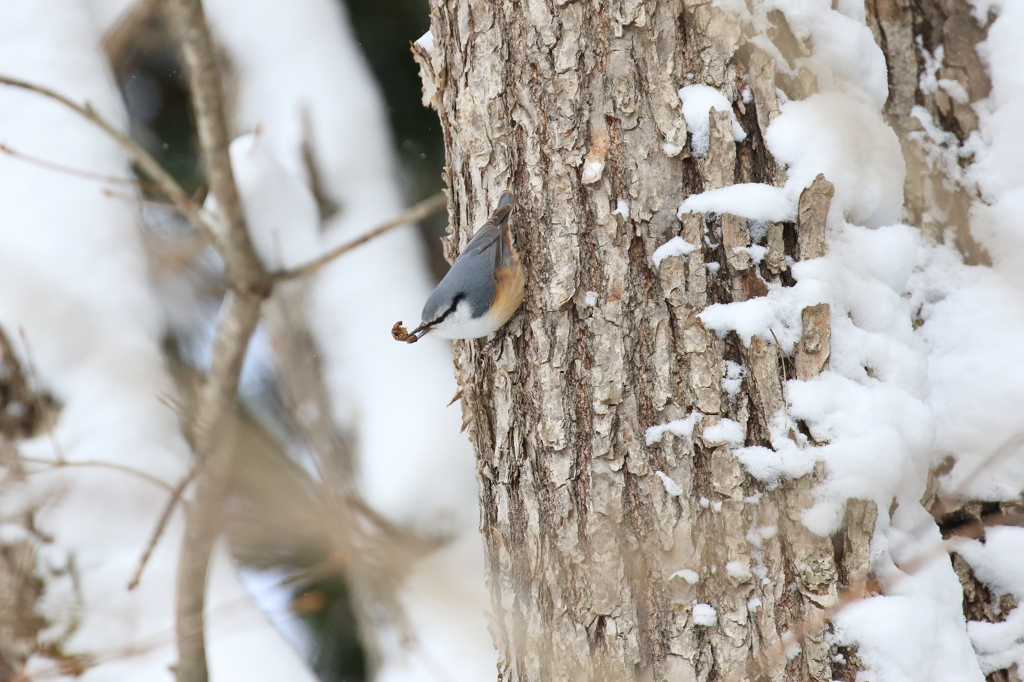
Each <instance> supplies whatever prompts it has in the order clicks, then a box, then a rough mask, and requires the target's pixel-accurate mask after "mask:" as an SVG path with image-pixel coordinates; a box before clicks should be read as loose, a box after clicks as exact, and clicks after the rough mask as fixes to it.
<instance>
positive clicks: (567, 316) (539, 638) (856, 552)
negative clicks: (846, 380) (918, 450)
mask: <svg viewBox="0 0 1024 682" xmlns="http://www.w3.org/2000/svg"><path fill="white" fill-rule="evenodd" d="M431 4H432V8H433V12H432V31H433V35H434V41H435V44H436V45H437V48H436V49H435V50H434V51H433V53H432V54H428V53H427V52H426V51H424V50H422V49H419V48H414V51H415V52H416V54H417V57H418V59H419V61H420V62H421V66H422V68H423V75H424V81H425V99H426V100H428V101H429V102H430V103H431V104H432V105H433V106H434V107H435V108H436V109H437V111H438V113H439V116H440V119H441V123H442V127H443V130H444V135H445V146H446V149H447V154H448V166H447V177H446V180H447V182H448V185H449V187H450V204H449V207H450V213H451V218H452V224H453V225H454V226H455V229H456V232H455V235H454V238H453V239H452V240H451V241H450V243H449V244H448V245H447V250H448V254H449V256H451V255H454V254H455V253H457V252H458V250H459V248H458V245H464V244H465V243H466V241H467V240H468V238H469V237H470V236H471V234H472V232H473V231H474V230H475V228H476V227H477V226H478V225H479V224H481V223H482V221H483V220H484V219H485V218H486V215H487V213H488V212H489V211H490V210H491V209H492V208H493V206H494V204H495V202H496V201H497V197H498V194H499V193H500V191H501V190H503V189H505V188H506V187H511V188H513V189H514V190H515V191H516V193H517V194H518V195H519V197H520V201H521V203H520V205H519V207H518V208H517V209H516V212H515V213H514V214H513V218H512V220H513V232H514V235H515V236H514V239H515V241H516V244H517V247H518V248H519V250H520V252H521V253H522V256H523V262H524V264H525V267H526V269H527V272H528V278H527V297H526V301H525V303H524V305H523V309H522V311H521V313H520V314H519V315H518V316H517V317H515V318H514V319H513V321H512V322H511V323H510V324H509V325H508V327H506V328H505V329H504V330H503V331H499V332H498V335H497V337H496V339H493V340H491V341H484V340H477V341H470V342H457V343H456V350H455V363H456V367H457V377H458V380H459V382H460V384H461V386H462V402H463V411H464V419H465V422H466V424H467V425H468V430H469V433H470V435H471V439H472V441H473V443H474V446H475V449H476V452H477V458H478V470H479V479H480V486H481V488H480V499H481V508H482V512H481V513H482V520H481V526H482V531H483V533H484V538H485V543H486V552H487V570H488V575H489V581H490V589H491V595H492V603H493V609H494V620H493V628H494V632H493V634H494V636H495V640H496V642H497V643H498V648H499V659H500V660H499V670H500V673H501V679H504V680H577V679H600V680H626V679H638V680H669V679H671V680H698V679H699V680H709V679H713V680H720V679H729V678H731V677H733V676H735V679H755V674H756V672H755V671H758V670H760V671H763V673H764V674H765V675H766V676H767V677H770V678H771V679H787V680H823V681H827V680H832V679H853V675H854V673H855V670H854V669H853V668H852V666H851V667H850V669H843V668H842V667H841V666H840V665H839V664H837V663H835V662H834V659H833V656H834V654H835V653H836V651H834V650H833V648H832V647H831V646H830V645H829V644H828V643H827V642H826V641H825V638H824V636H823V635H822V633H820V632H812V633H810V635H809V637H808V639H807V640H806V641H804V643H803V646H802V649H801V651H800V653H799V654H795V655H792V656H791V657H790V658H788V660H787V658H786V657H785V656H780V655H778V654H779V652H780V651H781V649H782V645H781V644H780V639H781V638H782V637H783V636H784V633H787V632H788V631H790V630H792V629H793V628H794V627H796V626H797V625H799V624H803V623H806V622H812V621H813V620H814V619H815V618H816V617H819V616H821V613H822V610H823V609H826V608H828V607H830V606H832V605H834V604H835V602H836V600H837V595H838V590H839V588H840V586H841V584H842V582H843V581H844V580H846V579H848V578H849V577H850V576H853V575H856V574H857V573H858V572H859V571H861V570H863V569H865V568H866V567H867V543H868V542H869V540H870V538H871V531H872V528H873V526H874V520H875V507H874V505H873V504H872V505H870V506H867V505H861V504H850V505H848V511H847V518H848V519H849V520H850V521H851V523H849V524H848V525H849V532H847V533H845V536H844V537H838V538H834V539H830V538H827V537H818V536H816V535H814V534H812V533H811V532H810V531H808V530H807V529H806V528H805V527H804V526H803V525H802V524H801V523H800V514H801V512H802V511H803V510H804V509H805V508H806V507H807V506H809V504H810V502H811V494H810V493H811V489H812V487H813V485H814V483H815V482H816V481H817V480H819V478H820V476H821V472H820V470H816V471H815V472H814V473H813V474H811V475H809V476H805V477H804V478H802V479H799V480H796V481H787V482H783V483H781V484H780V485H779V486H778V487H777V488H776V489H774V490H772V491H768V490H765V489H764V486H762V485H761V484H759V483H758V482H757V481H756V480H754V479H753V478H751V477H750V476H748V475H747V474H746V473H745V472H744V471H743V469H742V467H741V466H740V464H739V462H738V460H737V459H736V457H735V456H734V455H733V454H732V449H733V448H734V447H736V446H739V445H765V446H769V447H770V442H769V427H770V423H771V421H772V419H773V417H775V415H776V414H777V413H778V412H779V411H780V410H782V409H783V408H784V406H785V400H784V395H783V380H784V378H787V377H792V376H793V369H792V367H791V366H789V365H788V364H785V365H784V364H783V363H782V362H781V357H780V353H779V352H778V350H777V349H776V348H775V347H774V346H772V345H768V344H766V343H765V342H763V341H761V340H760V339H758V338H756V337H755V338H754V339H753V340H752V342H751V343H750V345H749V347H745V346H744V345H743V344H742V343H741V342H740V340H739V339H738V338H737V336H736V335H735V334H730V335H729V336H727V337H726V338H725V339H719V338H717V337H716V336H715V334H713V333H711V332H710V331H707V330H705V328H704V327H703V326H702V324H701V323H700V321H699V320H698V319H697V317H696V315H697V314H698V313H700V312H701V311H702V310H703V309H704V308H705V307H706V306H707V305H709V304H712V303H725V302H733V301H741V300H745V299H747V298H751V297H755V296H760V295H764V294H765V293H766V286H765V282H766V281H770V282H776V283H781V284H791V283H792V278H791V277H790V275H789V271H788V266H787V264H786V263H787V261H786V256H789V257H790V258H792V259H799V258H801V257H815V256H818V255H822V253H823V248H824V239H823V230H824V219H825V215H826V214H827V212H828V202H829V200H830V197H831V186H830V185H829V183H828V182H827V181H826V180H824V179H820V180H819V181H818V182H816V183H815V186H814V187H812V188H811V189H810V190H809V191H808V192H805V195H804V196H803V197H802V199H801V207H800V219H799V223H800V224H799V225H794V224H775V225H770V226H769V227H768V234H767V237H766V239H767V242H766V243H767V245H768V247H769V251H768V256H767V257H766V258H765V260H764V261H763V263H762V264H761V265H758V266H753V265H752V263H751V261H750V259H749V258H748V257H746V254H743V253H742V252H736V251H735V250H734V249H735V248H737V247H743V246H747V245H749V244H750V233H749V232H748V230H747V224H746V220H745V219H742V218H738V217H736V216H731V215H722V216H719V217H712V216H710V215H709V216H700V215H695V214H685V215H683V216H682V217H681V218H677V215H676V211H677V208H678V207H679V206H680V204H681V203H682V202H683V200H684V199H685V198H686V197H687V196H689V195H691V194H695V193H699V192H702V191H705V190H709V189H714V188H718V187H723V186H726V185H731V184H733V183H737V182H761V183H768V184H775V185H781V184H782V181H783V180H784V174H783V173H782V172H781V171H780V169H779V168H778V167H777V165H776V163H775V162H774V160H773V159H772V157H771V156H770V154H769V153H768V151H767V149H766V146H765V143H764V140H763V135H764V133H765V131H766V129H767V126H768V124H769V123H770V122H771V120H772V119H773V118H774V117H775V116H776V115H778V103H777V99H776V98H777V94H776V85H778V86H780V87H781V88H782V89H783V90H784V91H785V92H786V93H787V95H788V96H789V97H790V98H791V99H800V98H802V97H806V96H807V95H809V94H812V93H813V92H814V90H815V84H814V78H813V76H811V75H810V73H805V72H801V73H800V74H799V76H798V77H795V78H793V77H784V76H781V75H780V76H779V78H778V79H777V78H776V74H775V67H774V64H773V62H772V60H771V59H770V58H768V57H767V56H766V55H765V54H764V53H763V52H762V51H761V50H760V49H758V48H757V47H755V46H754V45H753V44H752V43H748V42H746V40H745V38H744V37H743V34H742V31H741V27H740V26H739V25H738V24H737V23H736V22H734V21H732V20H730V19H728V18H726V17H725V16H724V15H723V14H722V13H721V12H720V11H719V10H718V9H716V8H715V7H713V6H712V5H710V4H702V3H697V2H685V3H684V2H682V1H676V2H672V1H663V2H602V3H586V2H576V3H547V2H524V3H521V4H520V5H519V6H518V7H517V8H514V9H513V8H512V6H511V5H509V4H508V3H505V4H497V3H482V2H481V3H475V2H468V1H467V0H432V3H431ZM774 14H777V15H778V17H776V18H775V19H774V20H773V22H774V23H775V27H776V35H775V40H776V42H777V43H778V44H779V45H780V49H782V50H783V51H784V52H785V50H787V49H792V50H800V49H802V46H801V45H800V44H799V41H798V40H797V39H796V38H795V37H793V34H792V32H791V31H790V30H789V27H788V26H787V25H786V21H785V18H784V17H782V16H781V13H778V12H775V13H774ZM689 83H698V84H706V85H710V86H712V87H714V88H716V89H717V90H719V91H720V92H721V93H723V94H724V95H725V96H726V97H727V98H728V99H729V101H730V102H733V103H734V109H735V115H736V117H737V118H738V120H739V122H740V124H741V125H742V127H743V129H744V131H745V132H746V138H745V140H744V141H742V142H740V143H736V142H734V135H733V131H732V124H731V116H732V112H715V111H712V113H711V119H710V124H711V130H710V144H709V149H708V152H707V154H706V156H704V157H703V158H697V157H696V155H695V154H694V150H693V149H691V148H690V145H689V143H688V142H687V134H686V126H685V123H684V120H683V118H682V116H681V113H680V99H679V96H678V94H677V91H678V89H679V88H680V87H681V86H683V85H686V84H689ZM746 85H749V88H750V93H752V98H750V97H747V98H744V96H743V93H742V91H743V90H744V88H745V86H746ZM744 102H746V103H744ZM677 235H681V236H682V238H683V239H684V240H686V241H687V242H689V243H690V244H694V245H697V248H696V250H695V251H693V252H692V253H691V254H690V255H689V258H688V259H686V260H684V259H683V258H680V257H678V256H674V257H669V258H666V259H664V260H662V261H661V262H660V265H658V266H656V265H655V264H654V261H653V260H652V255H653V253H654V251H655V249H656V248H658V247H659V246H661V245H662V244H664V243H665V242H666V241H668V240H669V239H670V238H672V237H674V236H677ZM712 263H718V264H720V266H717V267H716V266H715V265H711V267H710V268H709V267H708V265H709V264H712ZM828 315H829V311H828V308H827V306H825V307H815V309H807V310H805V312H804V323H805V332H804V333H805V338H804V340H803V341H802V342H801V344H800V349H798V355H801V354H802V355H803V358H802V360H800V361H798V365H797V366H798V367H803V370H802V372H804V373H805V375H806V377H809V376H813V374H815V373H817V372H818V371H820V370H821V369H822V367H823V366H824V365H825V363H827V358H828V342H829V341H828V334H827V330H828V327H829V325H828ZM822 330H824V331H825V333H821V332H822ZM812 356H813V357H812ZM730 363H736V364H735V365H733V364H730ZM738 366H742V367H743V368H744V369H743V370H739V368H738ZM738 370H739V371H738ZM727 378H733V379H736V378H742V390H740V391H738V392H737V391H735V390H733V391H732V392H731V393H730V391H727V390H725V389H724V388H723V380H724V379H727ZM688 415H691V416H694V417H695V419H693V420H692V421H691V423H692V424H693V425H694V428H693V432H692V437H688V434H687V432H686V431H687V429H686V428H685V425H684V424H677V425H676V426H675V428H674V429H670V430H669V431H666V432H665V433H664V434H663V437H662V438H661V440H660V442H651V441H652V440H656V438H651V437H649V436H645V434H646V433H647V430H648V428H649V427H651V426H653V425H658V424H664V423H668V422H671V421H673V420H682V419H684V418H686V417H687V416H688ZM701 415H703V416H701ZM726 420H732V422H729V421H726ZM716 425H721V426H723V427H725V428H715V429H712V428H711V427H714V426H716ZM730 429H733V430H736V431H738V432H737V433H736V434H734V435H729V434H728V432H729V430H730ZM673 431H675V433H673ZM790 434H791V436H792V438H793V439H794V440H797V441H798V442H803V443H806V438H805V437H804V436H803V435H801V434H799V433H798V429H797V426H796V425H792V428H791V430H790ZM683 569H686V570H683ZM679 571H682V573H678V572H679ZM690 571H692V573H690ZM708 607H710V609H714V611H713V612H712V611H711V610H710V609H709V608H708ZM715 621H716V622H715ZM790 653H791V654H792V653H794V652H793V651H791V652H790ZM836 660H840V659H839V658H837V659H836ZM843 660H846V661H847V662H850V661H851V660H854V659H852V658H851V657H847V658H846V659H843Z"/></svg>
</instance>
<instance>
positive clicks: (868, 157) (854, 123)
mask: <svg viewBox="0 0 1024 682" xmlns="http://www.w3.org/2000/svg"><path fill="white" fill-rule="evenodd" d="M781 111H782V114H781V115H780V116H779V117H778V118H776V119H775V120H774V121H773V122H772V124H771V126H770V127H769V128H768V135H767V142H768V148H769V149H770V150H771V152H772V154H773V155H774V156H775V158H776V160H778V161H779V162H781V163H784V164H786V165H787V167H788V168H787V173H788V180H787V182H786V189H787V190H788V191H790V192H792V193H795V194H799V190H800V189H802V188H804V187H807V186H808V185H810V184H811V182H812V181H813V180H814V178H815V176H817V175H818V173H823V174H824V175H825V177H826V178H827V179H828V180H829V181H830V182H832V184H833V185H835V197H834V198H833V200H832V210H831V211H830V213H829V224H830V225H834V224H835V221H837V220H840V219H842V218H844V217H845V218H846V219H847V220H849V221H850V222H851V223H854V224H858V225H865V226H867V227H880V226H882V225H892V224H893V223H895V222H897V221H898V220H899V219H900V215H901V209H902V206H903V177H904V175H905V174H906V167H905V165H904V162H903V154H902V153H901V152H900V144H899V140H897V138H896V133H894V132H893V131H892V129H891V128H890V127H889V126H888V125H887V124H886V123H885V121H883V120H882V117H881V116H880V115H879V113H878V109H877V108H876V107H875V106H874V105H872V104H870V103H868V102H865V101H864V100H861V99H858V98H855V97H851V96H849V95H845V94H838V93H827V92H822V93H818V94H816V95H811V96H810V97H808V98H807V99H805V100H800V101H793V102H787V103H786V104H784V105H782V107H781Z"/></svg>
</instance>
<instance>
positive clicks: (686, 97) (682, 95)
mask: <svg viewBox="0 0 1024 682" xmlns="http://www.w3.org/2000/svg"><path fill="white" fill-rule="evenodd" d="M679 99H680V101H682V103H683V118H684V119H685V120H686V130H687V131H688V132H689V133H690V149H691V150H692V152H693V155H694V156H696V157H698V158H700V157H703V156H704V155H706V154H707V153H708V147H709V146H710V144H711V120H710V115H711V110H712V109H714V110H716V111H728V112H729V115H730V117H731V118H732V135H733V139H735V140H736V141H737V142H742V141H743V140H745V139H747V134H746V132H744V130H743V128H742V127H741V126H740V124H739V121H737V120H736V114H735V113H733V110H732V104H730V103H729V100H728V99H726V97H725V95H723V94H722V93H720V92H719V91H718V90H715V89H714V88H712V87H710V86H707V85H696V84H695V85H687V86H685V87H684V88H682V89H680V90H679Z"/></svg>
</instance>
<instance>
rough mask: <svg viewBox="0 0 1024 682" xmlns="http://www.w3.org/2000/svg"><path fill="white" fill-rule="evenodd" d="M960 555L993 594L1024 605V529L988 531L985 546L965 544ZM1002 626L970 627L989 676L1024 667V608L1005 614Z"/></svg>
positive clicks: (998, 527) (976, 649)
mask: <svg viewBox="0 0 1024 682" xmlns="http://www.w3.org/2000/svg"><path fill="white" fill-rule="evenodd" d="M956 551H957V553H958V554H959V555H960V556H961V557H963V558H964V559H965V560H966V561H967V563H969V564H970V565H971V569H972V570H973V571H974V575H975V577H977V578H978V579H979V580H981V581H982V582H983V583H985V584H986V585H988V586H989V587H990V589H992V591H993V594H994V595H996V596H1001V595H1004V594H1010V595H1013V597H1014V598H1015V599H1016V600H1017V603H1018V604H1020V603H1022V602H1024V567H1022V566H1021V562H1020V558H1021V557H1022V556H1024V528H1016V527H1010V526H996V527H992V528H989V529H987V530H986V532H985V542H980V541H978V540H964V541H963V542H962V543H960V544H959V545H958V546H957V548H956ZM1003 615H1004V616H1005V620H1004V621H1003V622H1001V623H985V622H972V623H968V625H967V632H968V634H969V635H970V638H971V644H972V645H973V646H974V650H975V651H977V652H978V654H979V658H980V660H981V667H982V670H983V671H984V672H985V673H986V674H988V673H990V672H992V671H994V670H999V669H1001V668H1007V667H1009V666H1010V665H1012V664H1014V663H1016V664H1017V666H1018V667H1024V607H1021V606H1017V607H1016V608H1014V609H1013V610H1012V611H1011V612H1010V613H1009V614H1003Z"/></svg>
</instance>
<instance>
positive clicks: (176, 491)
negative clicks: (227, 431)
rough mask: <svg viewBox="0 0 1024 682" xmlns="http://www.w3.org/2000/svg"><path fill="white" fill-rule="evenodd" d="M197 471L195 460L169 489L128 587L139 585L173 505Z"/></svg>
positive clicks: (197, 464)
mask: <svg viewBox="0 0 1024 682" xmlns="http://www.w3.org/2000/svg"><path fill="white" fill-rule="evenodd" d="M198 473H199V463H198V462H195V463H193V464H192V468H191V469H189V472H188V473H187V474H185V478H183V479H181V482H180V483H178V485H176V486H174V488H172V489H171V496H170V497H169V498H167V502H166V503H165V504H164V510H163V511H162V512H160V518H159V519H158V520H157V522H156V526H155V527H154V528H153V532H152V533H151V534H150V536H149V542H147V543H146V549H144V550H143V551H142V556H141V557H139V564H138V566H136V567H135V573H133V574H132V579H131V580H130V581H128V589H129V590H134V589H135V588H136V587H138V586H139V581H140V580H142V572H143V571H144V570H146V564H147V563H149V557H150V556H152V555H153V550H154V549H156V545H157V543H158V542H160V538H161V537H163V534H164V530H166V528H167V522H168V521H170V520H171V514H172V513H173V512H174V509H175V507H177V506H178V503H179V502H181V496H182V495H184V494H185V489H186V488H188V486H189V484H190V483H192V481H194V480H195V478H196V474H198Z"/></svg>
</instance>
